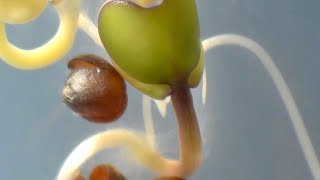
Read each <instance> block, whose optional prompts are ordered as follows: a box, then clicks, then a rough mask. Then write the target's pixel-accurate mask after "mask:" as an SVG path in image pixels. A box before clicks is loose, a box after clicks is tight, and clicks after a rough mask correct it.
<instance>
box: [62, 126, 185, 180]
mask: <svg viewBox="0 0 320 180" xmlns="http://www.w3.org/2000/svg"><path fill="white" fill-rule="evenodd" d="M114 147H124V148H126V149H127V150H128V152H131V153H133V154H134V156H133V157H135V158H136V160H138V162H139V163H141V164H143V165H144V166H146V167H148V168H151V169H153V170H155V171H156V172H157V173H159V174H169V175H170V174H175V172H173V170H176V169H177V168H176V167H178V166H179V165H178V162H177V161H173V160H168V159H165V158H163V157H162V156H161V154H160V153H159V152H157V151H156V150H155V149H154V148H152V147H151V146H150V145H149V144H148V143H147V142H146V140H145V139H144V138H143V137H142V136H139V135H138V133H135V132H132V131H128V130H123V129H117V130H116V129H114V130H108V131H105V132H101V133H98V134H96V135H93V136H92V137H90V138H88V139H86V140H85V141H83V142H82V143H81V144H79V145H78V146H77V147H76V148H75V149H74V150H73V152H72V153H71V154H70V155H69V157H68V158H67V159H66V160H65V162H64V164H63V166H62V167H61V169H60V172H59V174H58V176H57V180H72V179H74V178H75V177H76V175H77V173H78V172H79V168H80V167H81V165H82V164H83V163H85V162H86V161H87V160H88V159H89V158H90V157H92V156H93V155H94V154H96V153H98V152H100V151H102V150H104V149H109V148H114Z"/></svg>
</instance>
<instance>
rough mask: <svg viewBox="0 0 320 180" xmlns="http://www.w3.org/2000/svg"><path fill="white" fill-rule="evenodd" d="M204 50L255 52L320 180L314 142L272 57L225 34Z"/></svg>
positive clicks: (251, 43) (250, 43) (206, 42)
mask: <svg viewBox="0 0 320 180" xmlns="http://www.w3.org/2000/svg"><path fill="white" fill-rule="evenodd" d="M202 44H203V48H204V50H205V51H208V50H209V49H212V48H215V47H217V46H222V45H237V46H240V47H243V48H246V49H248V50H250V51H251V52H253V53H254V54H255V55H256V56H257V57H258V58H259V60H260V61H261V63H262V65H263V66H264V67H265V68H266V70H267V72H268V73H269V75H270V76H271V78H272V81H273V82H274V84H275V87H276V88H277V90H278V92H279V94H280V97H281V99H282V101H283V103H284V105H285V108H286V109H287V111H288V114H289V116H290V120H291V123H292V125H293V128H294V132H295V134H296V136H297V138H298V142H299V144H300V146H301V149H302V152H303V155H304V157H305V158H306V161H307V163H308V166H309V168H310V171H311V173H312V175H313V177H314V179H315V180H320V164H319V159H318V157H317V154H316V151H315V149H314V147H313V145H312V141H311V139H310V137H309V135H308V131H307V129H306V127H305V124H304V120H303V119H302V116H301V114H300V112H299V110H298V107H297V105H296V103H295V101H294V99H293V97H292V95H291V92H290V90H289V88H288V85H287V84H286V82H285V80H284V79H283V76H282V75H281V73H280V71H279V69H278V68H277V66H276V65H275V63H274V62H273V60H272V58H271V56H270V55H269V54H268V53H267V52H266V51H265V50H264V49H263V48H262V47H261V46H260V45H259V44H258V43H256V42H255V41H253V40H251V39H249V38H246V37H243V36H240V35H236V34H223V35H218V36H214V37H211V38H209V39H207V40H204V41H203V43H202Z"/></svg>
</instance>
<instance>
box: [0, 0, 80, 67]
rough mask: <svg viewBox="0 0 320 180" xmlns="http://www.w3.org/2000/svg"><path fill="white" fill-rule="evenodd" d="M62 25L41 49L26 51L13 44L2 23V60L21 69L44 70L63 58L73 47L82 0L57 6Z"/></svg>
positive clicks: (62, 2) (0, 49)
mask: <svg viewBox="0 0 320 180" xmlns="http://www.w3.org/2000/svg"><path fill="white" fill-rule="evenodd" d="M55 8H56V10H57V12H58V15H59V18H60V25H59V29H58V32H57V33H56V34H55V36H54V37H53V38H52V39H51V40H50V41H48V42H47V43H46V44H44V45H43V46H41V47H38V48H35V49H32V50H24V49H20V48H18V47H15V46H14V45H13V44H11V43H10V42H9V41H8V39H7V36H6V32H5V24H4V23H2V22H0V58H1V59H3V60H4V61H5V62H6V63H8V64H10V65H12V66H14V67H16V68H20V69H36V68H42V67H45V66H47V65H49V64H52V63H54V62H55V61H57V60H59V59H60V58H62V57H63V56H64V55H65V54H66V53H67V52H68V51H69V49H70V48H71V47H72V44H73V40H74V37H75V33H76V30H77V25H78V16H79V11H80V0H63V1H61V2H59V3H57V4H56V5H55Z"/></svg>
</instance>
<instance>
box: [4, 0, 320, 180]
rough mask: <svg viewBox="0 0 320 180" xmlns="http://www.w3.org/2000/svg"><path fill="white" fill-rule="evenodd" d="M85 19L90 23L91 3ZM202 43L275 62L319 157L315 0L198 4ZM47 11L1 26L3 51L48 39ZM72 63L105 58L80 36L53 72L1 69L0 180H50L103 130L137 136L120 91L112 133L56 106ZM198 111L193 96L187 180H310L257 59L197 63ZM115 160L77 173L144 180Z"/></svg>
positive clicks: (164, 138) (170, 143)
mask: <svg viewBox="0 0 320 180" xmlns="http://www.w3.org/2000/svg"><path fill="white" fill-rule="evenodd" d="M90 2H91V3H89V2H86V3H85V4H84V9H85V10H86V12H87V13H88V14H90V15H92V16H91V17H92V18H93V19H95V17H96V11H97V10H98V9H99V8H98V7H97V5H96V4H101V2H100V1H90ZM197 3H198V9H199V17H200V24H201V38H202V39H205V38H208V37H210V36H213V35H218V34H222V33H238V34H242V35H245V36H248V37H250V38H252V39H254V40H255V41H257V42H259V43H260V44H261V45H262V46H263V47H264V48H265V49H266V50H267V51H268V52H269V53H270V54H271V56H272V57H273V58H274V60H275V63H276V64H277V66H278V67H279V68H280V70H281V72H282V74H283V75H284V78H285V80H286V81H287V83H288V85H289V88H290V89H291V91H292V94H293V96H294V98H295V100H296V102H297V104H298V107H299V109H300V111H301V113H302V116H303V118H304V120H305V123H306V127H307V129H308V131H309V133H310V136H311V139H312V142H313V144H314V146H315V148H316V151H317V154H318V155H319V156H320V133H319V132H320V131H319V130H320V122H319V117H320V111H319V107H320V91H319V88H320V71H319V69H320V59H319V50H320V22H319V16H320V10H319V9H320V2H319V1H316V0H308V1H301V0H282V1H276V0H270V1H266V0H198V1H197ZM57 24H58V18H57V16H56V14H55V12H54V10H53V8H52V7H49V8H47V10H46V12H45V13H44V14H43V15H42V16H41V17H40V18H39V19H37V20H36V21H35V22H33V23H32V24H27V25H17V26H8V27H7V32H8V36H9V39H10V41H11V42H12V43H14V44H16V45H17V46H19V47H24V48H31V47H36V46H38V45H40V44H42V43H44V42H46V41H47V40H48V39H49V38H50V37H51V36H52V35H53V34H54V33H55V32H56V30H57ZM79 53H95V54H99V55H102V56H105V57H106V54H105V52H104V51H103V50H101V49H99V48H98V47H97V46H95V45H94V44H93V42H92V41H91V39H89V38H88V37H87V36H86V35H85V34H84V33H83V32H81V31H79V33H78V36H77V39H76V41H75V44H74V47H73V48H72V51H71V52H70V53H69V54H68V55H66V56H65V58H63V60H61V61H59V62H58V63H56V64H54V65H51V66H49V67H47V68H44V69H40V70H36V71H21V70H17V69H14V68H12V67H9V66H8V65H6V64H5V63H3V62H0V83H1V88H0V99H1V101H0V107H1V109H0V114H1V120H0V144H1V146H0V167H1V168H0V179H3V180H20V179H28V180H51V179H54V177H55V175H56V173H57V171H58V169H59V167H60V165H61V164H62V162H63V160H64V159H65V158H66V156H67V155H68V153H69V152H70V151H71V150H72V149H73V148H74V147H75V146H76V145H77V144H78V143H79V142H81V141H82V140H83V139H85V138H86V137H88V136H90V135H92V134H94V133H96V132H99V131H101V130H104V129H107V128H110V127H129V128H133V129H140V130H142V129H143V124H142V123H143V122H142V109H141V98H142V96H141V94H140V93H139V92H138V91H137V90H135V89H133V88H132V87H131V86H130V85H128V92H129V106H128V110H127V112H126V114H125V115H124V116H123V118H121V120H120V121H119V122H117V123H116V124H113V125H108V126H101V125H94V124H90V123H87V122H86V121H84V120H82V119H81V118H79V117H77V116H75V115H74V114H72V113H71V112H70V110H69V109H67V108H66V107H65V106H64V105H63V104H62V103H61V89H62V87H63V84H64V81H65V78H66V76H67V74H68V70H67V68H66V63H67V60H68V59H70V58H72V57H74V56H75V55H77V54H79ZM205 58H206V64H205V66H206V68H207V75H208V97H207V104H206V105H205V106H202V105H201V98H200V92H201V91H200V89H199V88H198V89H197V90H195V91H194V99H195V100H194V101H195V105H196V109H197V112H198V114H199V121H200V122H199V123H200V125H201V128H202V132H203V139H204V147H205V161H204V163H203V165H202V167H201V168H200V170H199V171H198V172H197V173H196V174H195V175H194V177H192V178H190V179H215V180H271V179H272V180H311V179H312V176H311V174H310V172H309V169H308V167H307V164H306V161H305V159H304V157H303V155H302V152H301V149H300V147H299V144H298V142H297V138H296V136H295V134H294V131H293V129H292V125H291V123H290V121H289V118H288V115H287V112H286V111H285V108H284V106H283V103H282V102H281V100H280V98H279V95H278V93H277V92H276V89H275V87H274V85H273V84H272V82H271V79H270V77H269V76H268V75H267V73H266V71H265V70H264V69H263V67H262V66H261V64H260V63H259V62H258V61H257V58H256V57H255V56H254V55H253V54H251V53H250V52H248V51H246V50H244V49H241V48H238V47H227V46H226V47H220V48H217V49H215V50H212V51H210V52H208V53H207V54H206V56H205ZM169 108H170V109H169V115H168V116H167V118H166V120H163V119H162V118H161V117H160V115H159V113H158V111H157V109H156V108H155V106H153V112H154V116H155V120H156V132H157V137H158V140H159V146H160V149H161V150H162V152H164V153H165V154H166V155H168V156H171V157H176V155H177V153H176V151H177V143H176V141H177V139H176V132H175V122H174V115H173V111H172V110H171V106H169ZM125 156H126V155H124V154H123V153H120V154H119V153H118V151H117V150H111V151H107V152H104V153H101V154H99V155H98V156H96V157H95V158H94V159H92V160H90V161H89V162H88V163H87V164H86V165H85V166H84V167H83V172H84V173H87V172H88V170H90V168H92V167H93V166H94V165H95V164H98V163H102V162H112V163H114V164H115V165H117V166H118V167H119V169H120V170H122V171H123V172H124V173H125V174H126V175H127V177H128V179H150V177H152V176H151V175H150V173H148V171H147V170H145V169H141V168H139V167H137V166H134V165H133V163H131V162H127V158H126V157H125Z"/></svg>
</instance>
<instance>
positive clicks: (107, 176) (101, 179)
mask: <svg viewBox="0 0 320 180" xmlns="http://www.w3.org/2000/svg"><path fill="white" fill-rule="evenodd" d="M90 180H126V178H125V177H124V176H123V175H122V174H121V173H120V172H118V171H117V170H116V168H114V167H113V166H112V165H109V164H105V165H99V166H96V167H95V168H94V169H93V170H92V172H91V174H90Z"/></svg>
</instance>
